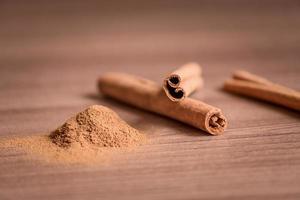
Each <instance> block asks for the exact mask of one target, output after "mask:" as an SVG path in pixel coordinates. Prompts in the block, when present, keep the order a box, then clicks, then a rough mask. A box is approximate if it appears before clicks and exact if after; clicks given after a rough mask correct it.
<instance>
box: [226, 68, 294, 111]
mask: <svg viewBox="0 0 300 200" xmlns="http://www.w3.org/2000/svg"><path fill="white" fill-rule="evenodd" d="M224 89H225V90H226V91H229V92H233V93H237V94H241V95H245V96H249V97H253V98H257V99H261V100H264V101H268V102H271V103H275V104H279V105H282V106H285V107H287V108H291V109H294V110H298V111H300V92H298V91H296V90H293V89H291V88H287V87H284V86H282V85H279V84H275V83H273V82H271V81H269V80H267V79H265V78H263V77H260V76H257V75H254V74H251V73H249V72H246V71H237V72H235V73H234V74H233V78H232V79H230V80H227V81H226V82H225V83H224Z"/></svg>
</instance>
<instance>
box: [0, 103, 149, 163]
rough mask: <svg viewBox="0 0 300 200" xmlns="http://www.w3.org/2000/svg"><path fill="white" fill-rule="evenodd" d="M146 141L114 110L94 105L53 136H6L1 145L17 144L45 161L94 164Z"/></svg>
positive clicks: (69, 120)
mask: <svg viewBox="0 0 300 200" xmlns="http://www.w3.org/2000/svg"><path fill="white" fill-rule="evenodd" d="M145 141H146V138H145V136H144V135H143V134H141V133H139V131H138V130H136V129H134V128H132V127H131V126H129V125H128V124H127V123H126V122H125V121H123V120H122V119H121V118H120V117H119V116H118V115H117V114H116V113H115V112H114V111H112V110H111V109H109V108H107V107H104V106H99V105H94V106H90V107H88V108H87V109H86V110H84V111H82V112H80V113H78V114H77V115H76V116H74V117H72V118H70V119H68V120H67V121H66V122H65V123H64V124H63V125H62V126H60V127H59V128H57V129H56V130H55V131H53V132H52V133H51V134H50V135H46V136H30V137H23V138H10V139H5V140H2V141H0V146H1V147H17V148H20V149H22V150H24V151H26V152H27V153H29V155H31V156H36V155H37V156H38V157H39V158H40V159H42V160H46V161H54V162H64V163H95V162H99V161H104V160H107V157H109V156H110V155H111V153H117V152H118V151H119V152H120V150H124V149H125V150H128V149H132V147H135V146H138V145H141V144H142V143H144V142H145Z"/></svg>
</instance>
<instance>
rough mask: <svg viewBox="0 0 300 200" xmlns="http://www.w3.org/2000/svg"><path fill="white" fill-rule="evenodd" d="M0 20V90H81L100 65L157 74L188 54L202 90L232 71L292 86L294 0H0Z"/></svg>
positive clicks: (91, 86)
mask: <svg viewBox="0 0 300 200" xmlns="http://www.w3.org/2000/svg"><path fill="white" fill-rule="evenodd" d="M0 24H1V27H0V46H1V47H0V73H1V85H0V86H1V90H10V89H11V87H13V88H14V89H17V88H19V89H20V88H22V87H25V86H26V85H27V86H28V84H31V86H32V87H30V85H29V88H28V87H26V88H23V89H25V90H26V89H29V90H30V92H31V93H32V92H33V91H34V90H37V88H43V89H44V92H43V93H45V95H47V90H51V87H52V89H54V90H56V95H57V96H58V97H59V96H61V95H63V94H60V91H61V90H62V88H66V89H68V90H69V92H71V91H73V92H78V93H77V94H82V92H83V91H90V92H92V91H95V80H96V79H97V77H99V75H100V74H101V73H102V72H104V71H125V72H129V73H135V74H138V75H142V76H145V77H147V78H151V79H153V80H156V81H161V78H162V77H163V76H164V75H165V74H166V73H168V72H170V71H171V70H173V69H175V68H176V67H178V66H180V65H182V64H184V63H186V62H190V61H196V62H199V63H200V64H201V65H202V66H203V68H204V77H205V78H206V83H207V84H206V87H207V88H208V89H209V90H210V88H211V87H214V88H216V87H221V85H222V83H223V81H224V80H225V79H226V78H228V77H229V76H230V74H231V72H232V71H233V70H234V69H240V68H242V69H246V70H249V71H250V72H254V73H258V74H260V75H263V76H266V77H267V78H271V79H272V80H273V81H277V82H279V83H282V84H285V85H287V86H291V87H293V88H295V87H296V88H295V89H299V87H300V86H299V85H298V86H295V84H294V82H295V81H298V80H299V68H300V67H299V65H300V58H299V53H300V37H299V35H300V2H299V1H297V0H295V1H292V0H291V1H278V0H254V1H247V0H242V1H240V0H228V1H218V0H208V1H196V0H195V1H194V0H189V1H178V0H163V1H127V0H125V1H115V0H113V1H44V0H42V1H35V0H29V1H5V0H4V1H3V0H1V1H0ZM286 77H288V78H286ZM32 79H35V80H32ZM45 84H47V89H46V88H45V87H44V86H45ZM16 86H17V87H16ZM72 89H73V90H72ZM19 92H21V93H22V92H26V91H24V90H22V91H15V92H14V95H17V94H18V93H19ZM39 92H40V91H39ZM61 92H62V93H63V92H64V91H61ZM31 97H32V95H29V98H31ZM22 98H23V99H12V101H16V102H15V105H17V104H18V102H19V101H21V100H22V102H23V103H22V104H24V103H26V101H27V99H26V97H24V96H23V97H22ZM39 98H41V97H39ZM50 99H51V98H50ZM3 101H4V100H3V98H1V100H0V103H2V104H1V105H3V104H5V103H6V102H3ZM40 103H41V102H40ZM37 104H39V103H38V102H37Z"/></svg>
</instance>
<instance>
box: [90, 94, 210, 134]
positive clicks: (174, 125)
mask: <svg viewBox="0 0 300 200" xmlns="http://www.w3.org/2000/svg"><path fill="white" fill-rule="evenodd" d="M85 97H86V98H89V99H92V100H96V101H101V104H102V105H104V106H108V107H113V108H116V109H121V110H125V111H127V112H131V113H133V114H135V115H136V116H139V118H138V119H137V120H136V121H134V122H132V123H130V124H131V125H132V126H133V127H135V128H137V129H139V130H142V131H144V132H149V131H151V127H155V128H156V130H157V129H165V128H167V129H169V130H170V131H172V134H173V133H174V132H175V133H180V134H185V135H188V136H198V137H199V136H207V137H211V135H209V134H208V133H206V132H204V131H202V130H200V129H196V128H194V127H192V126H189V125H186V124H184V123H182V122H179V121H176V120H172V119H170V118H167V117H163V116H161V115H158V114H155V113H151V112H148V111H145V110H142V109H139V108H136V107H134V106H131V105H128V104H125V103H123V102H120V101H117V100H115V99H113V98H110V97H104V96H102V95H100V94H99V95H97V94H87V95H85ZM149 127H150V130H149ZM166 135H168V134H164V136H166Z"/></svg>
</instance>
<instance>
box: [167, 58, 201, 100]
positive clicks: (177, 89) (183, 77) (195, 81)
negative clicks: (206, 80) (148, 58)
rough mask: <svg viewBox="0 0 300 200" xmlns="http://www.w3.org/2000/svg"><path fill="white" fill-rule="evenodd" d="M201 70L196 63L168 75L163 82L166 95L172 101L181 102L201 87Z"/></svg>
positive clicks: (186, 65)
mask: <svg viewBox="0 0 300 200" xmlns="http://www.w3.org/2000/svg"><path fill="white" fill-rule="evenodd" d="M201 73H202V69H201V67H200V66H199V65H198V64H197V63H188V64H185V65H183V66H182V67H180V68H179V69H177V70H176V71H174V72H172V73H171V74H170V75H168V76H167V77H166V78H165V79H164V82H163V88H164V90H165V93H166V95H167V96H168V97H169V99H170V100H172V101H181V100H183V99H184V98H185V97H187V96H189V95H190V94H191V93H192V92H194V91H195V90H196V89H198V88H199V87H201V86H202V85H203V79H202V78H201Z"/></svg>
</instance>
